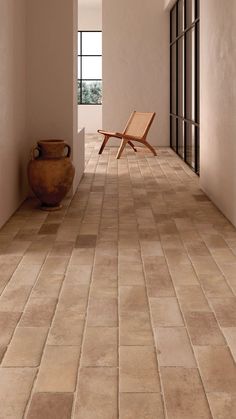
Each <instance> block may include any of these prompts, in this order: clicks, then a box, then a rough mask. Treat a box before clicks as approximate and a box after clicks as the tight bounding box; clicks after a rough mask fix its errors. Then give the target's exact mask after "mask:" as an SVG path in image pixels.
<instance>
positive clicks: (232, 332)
mask: <svg viewBox="0 0 236 419" xmlns="http://www.w3.org/2000/svg"><path fill="white" fill-rule="evenodd" d="M222 330H223V333H224V336H225V338H226V341H227V343H228V346H229V348H230V351H231V353H232V355H233V357H234V361H235V362H236V327H225V328H223V329H222Z"/></svg>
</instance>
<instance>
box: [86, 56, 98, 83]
mask: <svg viewBox="0 0 236 419" xmlns="http://www.w3.org/2000/svg"><path fill="white" fill-rule="evenodd" d="M82 78H83V79H101V78H102V57H82Z"/></svg>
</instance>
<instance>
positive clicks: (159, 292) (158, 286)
mask: <svg viewBox="0 0 236 419" xmlns="http://www.w3.org/2000/svg"><path fill="white" fill-rule="evenodd" d="M146 284H147V292H148V296H149V297H174V296H175V290H174V287H173V283H172V280H171V276H170V274H169V271H168V269H167V266H165V265H161V266H160V269H159V272H157V273H155V274H146Z"/></svg>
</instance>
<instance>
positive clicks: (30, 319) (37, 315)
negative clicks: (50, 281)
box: [19, 297, 57, 327]
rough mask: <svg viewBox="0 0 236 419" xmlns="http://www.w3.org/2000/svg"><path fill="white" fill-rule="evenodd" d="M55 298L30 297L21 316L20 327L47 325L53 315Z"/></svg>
mask: <svg viewBox="0 0 236 419" xmlns="http://www.w3.org/2000/svg"><path fill="white" fill-rule="evenodd" d="M56 303H57V300H56V299H55V298H46V297H45V298H32V299H30V300H29V303H28V304H27V307H26V310H25V312H24V314H23V316H22V318H21V321H20V323H19V325H20V326H21V327H49V326H50V324H51V322H52V318H53V315H54V311H55V307H56Z"/></svg>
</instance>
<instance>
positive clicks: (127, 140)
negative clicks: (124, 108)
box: [98, 111, 157, 159]
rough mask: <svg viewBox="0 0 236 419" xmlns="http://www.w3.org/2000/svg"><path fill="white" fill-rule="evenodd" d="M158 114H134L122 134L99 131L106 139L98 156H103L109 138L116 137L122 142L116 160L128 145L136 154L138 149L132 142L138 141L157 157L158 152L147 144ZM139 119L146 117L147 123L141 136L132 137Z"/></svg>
mask: <svg viewBox="0 0 236 419" xmlns="http://www.w3.org/2000/svg"><path fill="white" fill-rule="evenodd" d="M155 115H156V113H155V112H136V111H134V112H132V114H131V116H130V118H129V120H128V122H127V124H126V126H125V129H124V131H123V132H122V133H120V132H109V131H103V130H98V132H99V133H100V134H103V135H104V139H103V142H102V145H101V148H100V150H99V152H98V154H102V152H103V150H104V148H105V146H106V144H107V142H108V140H109V138H111V137H114V138H119V139H120V140H122V141H121V144H120V148H119V150H118V153H117V156H116V158H117V159H119V158H120V156H121V154H122V152H123V151H124V148H125V146H126V144H129V146H130V147H132V149H133V150H134V151H135V152H136V151H137V149H136V148H135V146H134V144H133V143H132V141H137V142H139V143H142V144H143V145H144V146H146V147H147V148H148V149H149V150H150V151H151V152H152V153H153V154H154V156H156V155H157V153H156V150H155V149H154V148H153V147H152V146H151V144H149V143H148V142H147V134H148V131H149V129H150V127H151V125H152V122H153V119H154V118H155ZM139 117H146V121H145V126H144V127H142V132H140V135H137V133H136V134H135V135H132V128H133V127H134V128H135V124H136V123H137V122H138V119H139ZM137 128H138V126H137V125H136V129H135V130H136V131H137ZM129 131H131V133H129Z"/></svg>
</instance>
